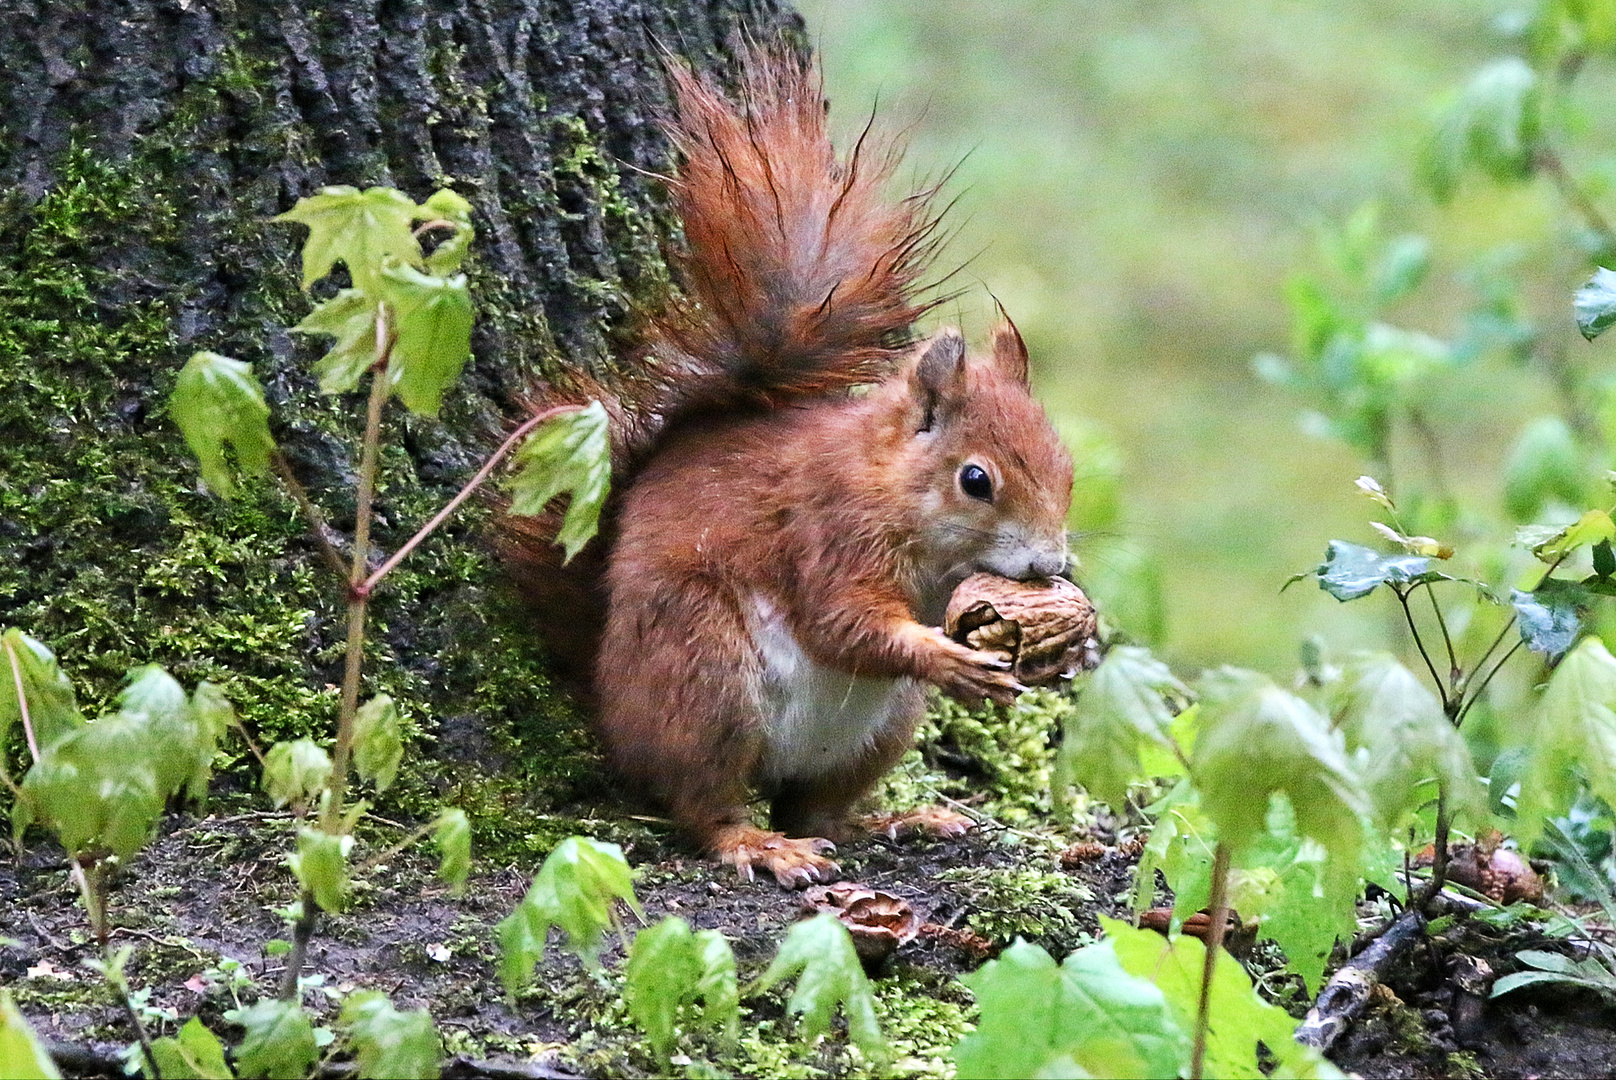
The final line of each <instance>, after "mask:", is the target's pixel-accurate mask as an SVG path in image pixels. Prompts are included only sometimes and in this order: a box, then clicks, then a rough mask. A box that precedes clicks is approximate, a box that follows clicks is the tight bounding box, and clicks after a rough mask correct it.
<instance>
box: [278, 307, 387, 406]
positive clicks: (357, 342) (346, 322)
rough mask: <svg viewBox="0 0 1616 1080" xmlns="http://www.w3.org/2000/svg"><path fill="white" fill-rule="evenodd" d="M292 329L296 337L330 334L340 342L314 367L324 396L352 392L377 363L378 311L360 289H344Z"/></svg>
mask: <svg viewBox="0 0 1616 1080" xmlns="http://www.w3.org/2000/svg"><path fill="white" fill-rule="evenodd" d="M291 329H292V332H293V333H296V334H326V335H329V336H330V337H334V338H336V339H337V340H336V343H335V344H334V345H332V346H331V348H330V350H328V351H327V352H326V354H325V355H324V356H322V357H320V359H319V361H318V362H316V363H315V365H314V374H315V376H316V377H317V378H318V379H319V380H320V392H321V393H325V394H341V393H345V392H347V391H349V390H352V389H353V388H354V387H356V386H358V385H359V380H360V379H361V378H363V377H364V374H365V372H367V371H369V370H370V368H371V365H372V364H374V363H376V309H375V308H374V307H373V306H372V305H371V304H370V302H369V300H368V298H367V297H366V296H365V294H364V293H362V292H360V291H359V290H358V289H342V290H340V291H339V292H338V293H337V295H336V296H333V297H332V298H331V299H330V300H327V301H326V302H325V303H323V304H321V305H319V306H318V307H316V308H315V309H314V310H313V311H311V312H309V313H308V314H307V315H305V316H304V317H303V321H302V322H300V323H298V324H297V325H296V326H294V327H292V328H291Z"/></svg>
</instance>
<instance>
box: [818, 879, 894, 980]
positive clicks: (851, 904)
mask: <svg viewBox="0 0 1616 1080" xmlns="http://www.w3.org/2000/svg"><path fill="white" fill-rule="evenodd" d="M802 910H803V914H805V915H812V914H815V913H816V912H828V913H829V914H831V915H834V916H836V918H838V919H840V920H841V923H842V925H843V926H845V927H847V932H848V933H849V934H850V935H852V938H853V948H854V950H855V951H856V952H857V953H858V956H859V960H860V961H861V962H862V963H863V964H864V967H865V969H866V970H869V971H874V970H875V969H877V968H879V967H880V966H881V964H882V963H883V962H884V961H885V960H886V958H887V957H888V956H890V955H892V952H893V950H894V949H896V948H897V947H898V946H899V945H902V944H904V943H905V942H908V941H913V940H914V937H915V934H916V933H918V932H919V930H920V916H919V915H917V914H916V913H915V909H914V908H913V907H911V906H910V905H909V901H907V900H905V899H903V898H902V897H900V896H894V895H892V894H891V893H888V892H881V891H880V890H878V889H871V888H869V887H867V886H864V885H860V884H858V883H857V882H852V881H839V882H837V883H836V884H834V885H816V886H814V887H813V888H811V889H809V890H808V891H807V892H805V893H803V894H802Z"/></svg>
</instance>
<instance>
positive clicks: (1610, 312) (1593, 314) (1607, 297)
mask: <svg viewBox="0 0 1616 1080" xmlns="http://www.w3.org/2000/svg"><path fill="white" fill-rule="evenodd" d="M1571 306H1572V310H1573V311H1574V312H1575V313H1576V316H1577V329H1578V330H1581V331H1582V336H1583V337H1585V338H1587V339H1588V340H1589V341H1592V340H1593V339H1594V338H1596V337H1598V336H1599V335H1600V334H1603V333H1604V332H1605V331H1606V330H1609V329H1610V328H1611V326H1612V325H1613V324H1616V273H1613V272H1611V271H1609V270H1606V269H1605V268H1604V267H1603V266H1601V267H1600V268H1599V269H1598V270H1595V271H1594V276H1593V277H1591V278H1589V279H1588V283H1587V284H1586V285H1584V286H1583V287H1582V288H1580V289H1578V290H1577V297H1576V299H1575V300H1574V301H1573V302H1572V305H1571Z"/></svg>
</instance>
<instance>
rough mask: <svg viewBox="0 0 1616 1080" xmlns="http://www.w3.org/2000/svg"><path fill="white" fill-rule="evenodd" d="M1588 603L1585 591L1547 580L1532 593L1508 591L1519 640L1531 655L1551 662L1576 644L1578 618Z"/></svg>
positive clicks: (1555, 579) (1579, 586) (1573, 585)
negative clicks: (1519, 635) (1539, 655)
mask: <svg viewBox="0 0 1616 1080" xmlns="http://www.w3.org/2000/svg"><path fill="white" fill-rule="evenodd" d="M1591 601H1592V597H1591V596H1590V595H1589V592H1588V590H1587V589H1586V588H1585V587H1584V586H1582V585H1580V584H1578V583H1577V582H1573V581H1562V580H1560V579H1559V578H1548V579H1546V580H1545V581H1544V582H1543V584H1541V585H1539V586H1538V587H1537V588H1536V589H1534V590H1533V591H1532V592H1529V593H1528V592H1522V591H1521V590H1519V589H1511V590H1510V593H1509V602H1510V604H1511V606H1513V607H1514V608H1515V615H1516V626H1517V627H1518V628H1519V629H1520V632H1521V640H1522V641H1524V642H1526V647H1527V648H1528V649H1531V650H1532V651H1533V652H1540V653H1542V654H1543V655H1545V656H1547V657H1548V658H1549V659H1551V660H1553V659H1556V658H1558V657H1560V656H1561V655H1563V654H1564V653H1565V651H1566V650H1567V649H1569V648H1571V646H1572V645H1574V644H1576V641H1577V635H1578V634H1580V633H1582V615H1583V612H1585V611H1587V610H1588V607H1589V605H1590V603H1591Z"/></svg>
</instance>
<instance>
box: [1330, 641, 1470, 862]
mask: <svg viewBox="0 0 1616 1080" xmlns="http://www.w3.org/2000/svg"><path fill="white" fill-rule="evenodd" d="M1330 712H1331V715H1332V717H1333V718H1334V721H1335V726H1336V728H1337V729H1338V730H1339V731H1340V732H1341V733H1342V735H1343V736H1345V738H1346V742H1347V749H1348V750H1358V749H1360V748H1361V749H1362V750H1363V751H1364V754H1363V755H1361V756H1360V758H1359V760H1358V762H1357V764H1358V774H1359V776H1360V777H1361V778H1362V780H1363V785H1364V789H1365V791H1366V792H1367V793H1368V795H1369V801H1370V804H1371V806H1372V807H1373V810H1374V816H1375V821H1376V822H1377V823H1378V824H1379V825H1380V826H1381V828H1382V830H1383V831H1397V830H1399V829H1401V827H1402V826H1403V825H1404V824H1405V823H1406V822H1407V820H1408V819H1409V817H1411V816H1412V815H1413V814H1414V813H1415V812H1416V811H1417V810H1419V808H1420V806H1421V805H1422V804H1423V803H1424V802H1425V801H1427V799H1428V798H1429V797H1430V791H1429V790H1428V789H1426V788H1424V787H1423V786H1422V785H1423V783H1424V782H1425V781H1427V780H1436V781H1439V782H1440V783H1441V784H1442V785H1443V786H1444V787H1445V789H1446V791H1447V798H1448V806H1449V808H1450V810H1451V811H1453V812H1454V813H1455V814H1456V815H1457V816H1459V817H1460V818H1463V819H1464V820H1467V821H1469V822H1471V823H1474V824H1478V825H1479V824H1482V823H1484V821H1485V816H1486V797H1485V793H1484V792H1483V791H1482V788H1481V783H1480V781H1479V779H1478V778H1477V776H1476V766H1475V762H1474V761H1472V760H1471V757H1470V749H1469V747H1467V746H1466V745H1465V741H1464V740H1463V739H1462V738H1460V737H1459V732H1458V729H1456V728H1455V727H1454V726H1453V725H1452V724H1451V723H1449V722H1448V718H1447V717H1446V716H1445V715H1443V712H1442V705H1441V703H1440V702H1439V701H1438V700H1437V698H1436V695H1435V694H1433V693H1431V691H1430V690H1428V689H1427V688H1426V687H1425V684H1423V683H1422V682H1420V680H1419V679H1417V678H1415V677H1414V674H1413V673H1412V672H1410V671H1409V670H1408V668H1406V667H1404V666H1403V665H1402V664H1400V663H1398V662H1397V660H1396V659H1395V658H1393V657H1392V656H1390V655H1389V654H1386V653H1374V654H1370V655H1366V656H1361V657H1358V658H1357V659H1355V660H1353V661H1352V662H1351V663H1349V664H1348V665H1347V667H1346V669H1345V670H1344V671H1343V672H1342V677H1341V680H1340V681H1339V682H1337V683H1336V684H1335V686H1334V687H1333V688H1332V693H1331V695H1330Z"/></svg>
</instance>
